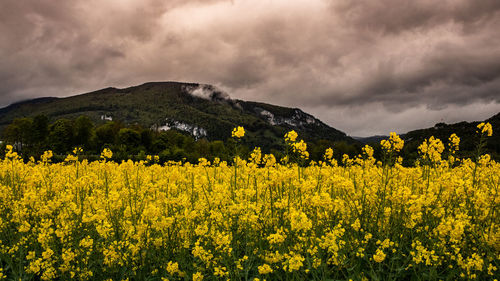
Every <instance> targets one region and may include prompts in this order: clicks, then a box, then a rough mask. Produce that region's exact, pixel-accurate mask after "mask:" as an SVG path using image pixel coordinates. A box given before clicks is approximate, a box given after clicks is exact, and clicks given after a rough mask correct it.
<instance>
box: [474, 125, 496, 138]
mask: <svg viewBox="0 0 500 281" xmlns="http://www.w3.org/2000/svg"><path fill="white" fill-rule="evenodd" d="M477 128H478V129H479V130H481V134H485V135H486V136H488V137H491V136H492V135H493V128H492V127H491V124H490V123H484V122H483V123H480V124H479V125H477Z"/></svg>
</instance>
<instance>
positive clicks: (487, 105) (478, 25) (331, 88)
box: [0, 0, 500, 136]
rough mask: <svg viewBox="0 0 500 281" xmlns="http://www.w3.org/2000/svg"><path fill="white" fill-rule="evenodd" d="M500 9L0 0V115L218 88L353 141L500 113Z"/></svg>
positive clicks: (304, 0)
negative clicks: (69, 100)
mask: <svg viewBox="0 0 500 281" xmlns="http://www.w3.org/2000/svg"><path fill="white" fill-rule="evenodd" d="M499 30H500V1H498V0H481V1H475V0H469V1H465V0H441V1H434V0H411V1H410V0H382V1H354V0H353V1H344V0H338V1H321V0H296V1H289V0H277V1H270V0H267V1H266V0H258V1H257V0H248V1H238V0H234V1H207V0H198V1H195V0H175V1H172V0H169V1H161V0H136V1H135V0H112V1H103V0H68V1H56V0H24V1H19V0H2V1H0V106H5V105H8V104H10V103H12V102H15V101H19V100H23V99H27V98H32V97H38V96H68V95H74V94H79V93H83V92H87V91H92V90H96V89H100V88H104V87H108V86H115V87H126V86H131V85H136V84H141V83H143V82H147V81H186V82H200V83H209V84H214V85H216V86H218V87H221V88H223V89H225V90H226V91H227V92H228V93H230V95H231V96H232V97H233V98H240V99H245V100H256V101H264V102H269V103H274V104H279V105H285V106H292V107H300V108H302V109H304V110H306V111H307V112H309V113H311V114H313V115H315V116H317V117H318V118H320V119H322V120H323V121H324V122H326V123H328V124H329V125H331V126H333V127H335V128H338V129H340V130H343V131H345V132H346V133H348V134H350V135H361V136H368V135H372V134H388V132H389V131H392V130H395V131H398V132H406V131H408V130H411V129H415V128H421V127H428V126H432V125H434V124H435V123H437V122H449V123H451V122H456V121H462V120H468V121H472V120H481V119H485V118H488V117H490V116H492V115H493V114H495V113H498V112H499V111H500V36H499Z"/></svg>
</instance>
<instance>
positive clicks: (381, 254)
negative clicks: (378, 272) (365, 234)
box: [373, 249, 385, 262]
mask: <svg viewBox="0 0 500 281" xmlns="http://www.w3.org/2000/svg"><path fill="white" fill-rule="evenodd" d="M373 260H374V261H376V262H383V261H384V260H385V254H384V252H383V251H382V250H381V249H377V252H376V253H375V255H373Z"/></svg>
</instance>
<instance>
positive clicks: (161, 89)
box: [0, 81, 356, 147]
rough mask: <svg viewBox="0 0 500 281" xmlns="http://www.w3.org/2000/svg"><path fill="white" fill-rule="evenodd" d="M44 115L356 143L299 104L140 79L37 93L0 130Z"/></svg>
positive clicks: (6, 113)
mask: <svg viewBox="0 0 500 281" xmlns="http://www.w3.org/2000/svg"><path fill="white" fill-rule="evenodd" d="M40 114H42V115H46V116H47V117H49V118H50V119H52V120H55V119H60V118H67V119H75V118H76V117H78V116H79V115H87V116H89V117H90V118H91V119H92V121H94V122H95V123H96V124H99V123H103V122H106V121H109V120H113V121H117V120H119V121H121V122H124V123H126V124H131V125H134V124H136V125H140V126H143V127H147V128H152V129H155V130H168V129H177V130H180V131H185V132H187V133H190V134H191V135H193V136H194V137H195V138H203V137H205V138H207V139H209V140H216V139H221V140H223V139H227V138H228V137H230V136H231V130H232V128H234V127H235V126H244V127H245V129H246V130H247V131H248V137H249V139H250V140H249V142H250V143H254V142H255V143H256V144H258V143H262V142H263V143H264V144H263V145H264V146H268V147H273V146H274V145H275V144H276V143H277V142H278V139H280V138H282V136H283V135H284V134H285V133H286V132H287V131H289V130H296V131H297V132H298V133H299V135H300V136H301V138H304V139H305V140H309V141H315V140H319V139H326V140H329V141H346V142H349V143H356V141H355V140H354V139H352V138H351V137H349V136H347V135H346V134H345V133H344V132H341V131H339V130H337V129H335V128H333V127H330V126H328V125H327V124H325V123H323V122H322V121H321V120H319V119H317V118H316V117H314V116H313V115H311V114H308V113H306V112H304V111H302V110H301V109H299V108H289V107H283V106H278V105H273V104H267V103H262V102H255V101H243V100H239V99H232V98H230V96H229V95H228V94H227V93H225V92H224V91H222V90H220V89H218V88H216V87H214V86H212V85H207V84H199V83H183V82H172V81H168V82H146V83H143V84H141V85H136V86H131V87H126V88H115V87H107V88H104V89H100V90H96V91H92V92H88V93H83V94H79V95H74V96H68V97H61V98H56V97H42V98H36V99H32V100H25V101H21V102H17V103H14V104H11V105H9V106H7V107H4V108H1V109H0V129H2V128H3V127H5V126H6V125H8V124H9V123H11V122H12V121H13V120H14V119H16V118H23V117H33V116H35V115H40Z"/></svg>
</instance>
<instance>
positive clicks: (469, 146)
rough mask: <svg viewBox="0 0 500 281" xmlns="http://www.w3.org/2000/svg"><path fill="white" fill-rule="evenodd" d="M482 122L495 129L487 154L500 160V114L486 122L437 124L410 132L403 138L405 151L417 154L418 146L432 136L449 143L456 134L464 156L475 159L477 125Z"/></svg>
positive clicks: (488, 142) (477, 137)
mask: <svg viewBox="0 0 500 281" xmlns="http://www.w3.org/2000/svg"><path fill="white" fill-rule="evenodd" d="M481 122H489V123H490V124H491V125H492V127H493V135H492V136H491V137H488V138H487V146H486V152H487V153H490V154H491V156H492V157H493V158H494V159H500V133H499V132H500V113H498V114H496V115H494V116H492V117H490V118H488V119H486V120H484V121H475V122H465V121H464V122H459V123H454V124H445V123H437V124H436V125H434V127H431V128H426V129H419V130H414V131H410V132H408V133H406V134H404V135H402V138H403V139H404V140H405V150H407V151H414V152H416V151H417V148H418V146H419V145H420V144H421V143H422V142H423V141H424V140H425V139H427V138H429V137H431V136H434V137H435V138H438V139H440V140H441V141H443V143H447V142H448V138H449V137H450V135H451V134H453V133H455V134H456V135H457V136H458V137H460V151H461V154H462V156H465V157H473V153H474V151H475V149H476V147H477V144H478V142H479V134H478V133H477V130H478V129H477V125H478V124H479V123H481ZM483 152H484V151H483Z"/></svg>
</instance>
